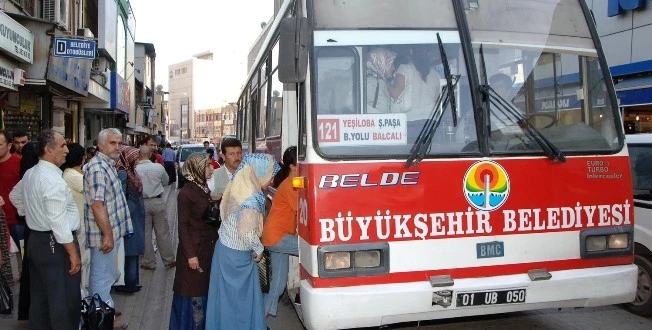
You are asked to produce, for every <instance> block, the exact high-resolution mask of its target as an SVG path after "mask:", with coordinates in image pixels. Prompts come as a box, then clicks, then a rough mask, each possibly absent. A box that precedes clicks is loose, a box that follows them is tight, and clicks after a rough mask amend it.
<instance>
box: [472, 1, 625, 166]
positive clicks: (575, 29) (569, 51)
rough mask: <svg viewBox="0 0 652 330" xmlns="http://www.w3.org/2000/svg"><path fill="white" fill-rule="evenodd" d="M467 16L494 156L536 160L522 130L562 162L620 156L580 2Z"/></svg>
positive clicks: (491, 4)
mask: <svg viewBox="0 0 652 330" xmlns="http://www.w3.org/2000/svg"><path fill="white" fill-rule="evenodd" d="M466 14H467V22H468V25H469V29H470V34H471V39H472V44H473V48H474V51H475V60H476V64H477V67H478V70H479V71H481V72H479V75H480V77H481V82H480V83H481V84H485V85H488V86H490V87H491V92H490V93H488V97H486V98H485V99H486V100H487V104H486V105H487V106H488V108H489V111H488V112H489V113H490V116H489V131H490V134H489V141H490V143H489V145H490V146H491V150H492V151H493V152H494V153H530V152H540V151H541V147H540V146H539V145H537V144H536V143H533V142H532V141H529V140H528V139H527V137H526V134H525V132H524V130H523V129H522V126H524V125H529V126H531V127H534V128H536V129H537V130H538V131H540V132H541V134H542V135H543V136H545V137H546V138H547V139H549V140H550V141H551V142H552V143H553V144H554V145H555V146H557V147H558V148H559V149H560V150H562V151H563V152H565V153H567V154H568V153H573V152H582V151H584V152H586V151H595V152H611V151H614V150H618V149H620V147H621V145H622V134H618V132H619V131H620V130H619V127H618V126H617V123H619V122H620V121H619V120H616V119H617V118H618V114H617V113H616V110H617V109H615V107H613V106H612V104H613V102H612V101H613V100H612V98H611V96H610V95H611V94H610V93H609V92H608V90H607V86H606V83H605V77H604V75H603V73H602V69H601V67H600V63H599V61H598V52H597V50H596V48H595V45H594V43H593V40H592V38H591V34H590V31H589V28H588V26H587V24H586V18H585V16H584V13H583V11H582V8H581V5H580V3H579V1H578V0H555V1H532V0H500V1H481V2H478V5H477V6H473V7H470V8H469V10H467V11H466ZM481 48H482V53H480V49H481ZM483 70H484V71H483ZM501 101H504V102H501ZM619 136H620V138H619Z"/></svg>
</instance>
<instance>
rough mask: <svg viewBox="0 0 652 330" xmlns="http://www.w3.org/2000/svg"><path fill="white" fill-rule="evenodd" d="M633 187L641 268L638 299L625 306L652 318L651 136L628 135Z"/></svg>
mask: <svg viewBox="0 0 652 330" xmlns="http://www.w3.org/2000/svg"><path fill="white" fill-rule="evenodd" d="M626 142H627V146H628V148H629V160H630V164H631V168H632V182H633V184H634V219H636V222H635V223H634V253H635V257H634V258H635V259H634V262H635V263H636V265H637V266H638V286H637V290H636V299H635V300H634V301H633V302H631V303H629V304H627V305H625V307H626V308H627V309H628V310H629V311H630V312H632V313H634V314H637V315H641V316H650V315H652V252H651V251H652V134H635V135H627V138H626Z"/></svg>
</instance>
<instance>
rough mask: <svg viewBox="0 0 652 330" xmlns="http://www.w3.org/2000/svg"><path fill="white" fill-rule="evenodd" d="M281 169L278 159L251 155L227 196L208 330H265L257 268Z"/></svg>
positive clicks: (215, 260) (214, 266) (223, 204)
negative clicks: (269, 197) (268, 196)
mask: <svg viewBox="0 0 652 330" xmlns="http://www.w3.org/2000/svg"><path fill="white" fill-rule="evenodd" d="M279 169H280V167H279V166H278V164H277V163H276V162H275V161H274V159H273V157H272V156H270V155H265V154H248V155H246V156H245V157H244V159H243V160H242V162H241V163H240V165H239V166H238V168H237V169H236V170H235V172H234V173H233V178H232V179H231V182H230V183H229V185H228V186H227V187H226V190H225V191H224V194H223V196H222V202H221V205H220V207H221V216H222V225H221V227H220V230H219V240H218V242H217V244H215V252H214V253H213V262H212V271H211V279H210V284H209V290H208V303H207V308H206V310H207V311H208V315H207V316H206V329H225V330H227V329H228V330H230V329H252V330H254V329H266V328H267V322H266V320H265V306H264V303H263V294H262V292H261V290H260V281H259V278H258V266H257V265H256V263H257V262H258V261H260V259H261V258H262V253H263V250H264V247H263V245H262V243H261V242H260V235H261V233H262V228H263V212H264V209H265V196H264V195H263V192H262V190H264V189H266V188H267V186H268V185H269V183H270V182H271V180H272V177H273V176H274V175H275V174H276V172H278V170H279Z"/></svg>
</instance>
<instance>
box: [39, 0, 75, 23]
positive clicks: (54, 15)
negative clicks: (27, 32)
mask: <svg viewBox="0 0 652 330" xmlns="http://www.w3.org/2000/svg"><path fill="white" fill-rule="evenodd" d="M68 1H69V0H44V1H43V19H46V20H48V21H52V22H54V23H57V25H58V26H59V27H61V28H63V29H64V30H67V29H68V11H69V7H68Z"/></svg>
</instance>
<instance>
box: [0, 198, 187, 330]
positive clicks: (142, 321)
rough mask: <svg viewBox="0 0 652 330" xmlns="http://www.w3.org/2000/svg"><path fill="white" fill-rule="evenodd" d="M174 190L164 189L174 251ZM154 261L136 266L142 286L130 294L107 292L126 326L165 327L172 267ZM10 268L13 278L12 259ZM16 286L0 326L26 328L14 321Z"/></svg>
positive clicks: (144, 328) (146, 328) (140, 327)
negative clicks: (11, 310)
mask: <svg viewBox="0 0 652 330" xmlns="http://www.w3.org/2000/svg"><path fill="white" fill-rule="evenodd" d="M177 192H178V190H177V189H175V188H174V187H173V186H168V187H166V189H165V195H166V198H167V203H166V207H167V213H168V223H169V225H170V236H171V238H172V243H173V244H172V247H173V249H174V251H176V247H177V243H178V238H177V236H178V234H177V198H176V196H177ZM157 254H158V253H157ZM157 262H158V264H157V267H156V270H145V269H140V285H142V286H143V287H142V289H141V290H140V291H139V292H136V293H132V294H121V293H116V292H115V291H113V292H111V296H112V297H113V299H114V301H115V304H116V307H117V308H118V309H119V310H120V311H121V312H122V316H121V319H122V321H123V322H124V323H126V324H128V325H129V327H128V329H142V330H159V329H167V328H168V324H169V323H170V307H171V306H172V284H173V282H174V271H175V268H171V269H165V267H164V266H163V263H162V262H161V260H160V257H157ZM12 270H13V271H14V273H15V274H14V275H15V276H14V277H16V278H17V274H18V272H17V268H16V267H15V258H14V259H13V260H12ZM18 289H19V285H18V280H16V285H14V286H13V288H12V292H13V295H14V314H13V315H0V329H3V330H4V329H25V330H26V329H29V327H28V325H27V321H17V320H16V318H17V314H18Z"/></svg>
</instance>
